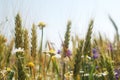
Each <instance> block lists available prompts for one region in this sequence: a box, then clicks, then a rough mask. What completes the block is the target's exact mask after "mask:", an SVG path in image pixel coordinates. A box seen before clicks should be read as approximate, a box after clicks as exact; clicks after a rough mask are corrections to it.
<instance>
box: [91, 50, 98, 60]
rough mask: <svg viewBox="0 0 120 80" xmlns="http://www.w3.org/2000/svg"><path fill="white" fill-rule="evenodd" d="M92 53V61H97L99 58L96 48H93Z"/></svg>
mask: <svg viewBox="0 0 120 80" xmlns="http://www.w3.org/2000/svg"><path fill="white" fill-rule="evenodd" d="M92 52H93V59H97V58H98V57H99V52H98V50H97V49H96V48H93V50H92Z"/></svg>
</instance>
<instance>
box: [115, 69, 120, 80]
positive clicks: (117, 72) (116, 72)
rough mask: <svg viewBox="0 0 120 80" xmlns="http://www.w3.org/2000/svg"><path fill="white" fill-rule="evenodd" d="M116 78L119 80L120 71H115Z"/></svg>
mask: <svg viewBox="0 0 120 80" xmlns="http://www.w3.org/2000/svg"><path fill="white" fill-rule="evenodd" d="M115 78H116V80H119V78H120V69H115Z"/></svg>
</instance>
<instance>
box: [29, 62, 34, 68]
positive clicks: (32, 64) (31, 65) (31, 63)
mask: <svg viewBox="0 0 120 80" xmlns="http://www.w3.org/2000/svg"><path fill="white" fill-rule="evenodd" d="M34 66H35V65H34V63H33V62H29V63H28V64H27V67H31V68H33V67H34Z"/></svg>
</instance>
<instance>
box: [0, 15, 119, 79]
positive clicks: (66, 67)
mask: <svg viewBox="0 0 120 80" xmlns="http://www.w3.org/2000/svg"><path fill="white" fill-rule="evenodd" d="M108 18H109V20H110V21H111V23H112V24H113V27H114V29H115V31H116V33H115V36H114V41H110V40H109V39H108V38H106V37H103V36H102V35H101V34H100V33H99V36H98V37H94V36H92V33H93V28H94V19H90V21H89V24H88V30H87V33H86V36H85V38H81V37H79V35H75V36H71V27H72V26H71V24H72V21H68V22H67V23H66V32H65V33H64V35H62V36H64V39H62V38H61V35H60V38H59V39H61V40H60V41H61V43H60V44H61V47H59V49H58V50H57V49H56V46H54V44H56V43H52V42H51V41H49V40H44V37H43V36H44V28H47V26H46V23H45V22H39V23H38V24H34V23H33V25H32V28H31V31H29V30H27V29H25V28H24V27H23V25H22V17H21V16H20V14H19V13H18V14H17V15H16V16H15V19H14V22H15V23H14V24H15V26H14V30H15V32H14V37H13V38H11V39H7V38H6V37H5V36H4V35H3V34H0V80H120V39H119V33H118V27H117V25H116V24H115V22H114V20H113V19H112V18H111V17H110V16H109V17H108ZM37 27H39V28H37ZM37 29H39V30H40V31H41V34H39V35H41V37H37V35H38V34H37V33H36V30H37ZM53 30H54V29H53ZM30 32H31V33H30ZM29 33H30V34H31V35H29ZM46 33H47V32H46ZM38 38H39V39H40V41H38V42H39V44H38V43H37V40H38ZM43 41H44V42H43ZM70 43H71V44H72V45H71V46H70ZM38 46H39V47H38ZM43 46H44V47H43ZM70 47H71V48H70Z"/></svg>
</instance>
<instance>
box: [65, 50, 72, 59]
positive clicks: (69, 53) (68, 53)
mask: <svg viewBox="0 0 120 80" xmlns="http://www.w3.org/2000/svg"><path fill="white" fill-rule="evenodd" d="M71 55H72V54H71V51H70V50H69V49H68V50H67V52H66V56H68V57H70V56H71Z"/></svg>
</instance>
